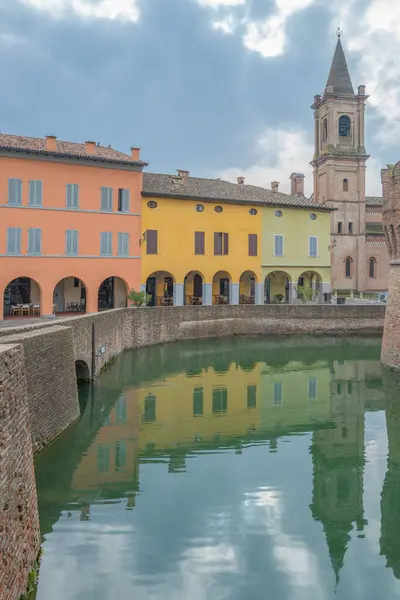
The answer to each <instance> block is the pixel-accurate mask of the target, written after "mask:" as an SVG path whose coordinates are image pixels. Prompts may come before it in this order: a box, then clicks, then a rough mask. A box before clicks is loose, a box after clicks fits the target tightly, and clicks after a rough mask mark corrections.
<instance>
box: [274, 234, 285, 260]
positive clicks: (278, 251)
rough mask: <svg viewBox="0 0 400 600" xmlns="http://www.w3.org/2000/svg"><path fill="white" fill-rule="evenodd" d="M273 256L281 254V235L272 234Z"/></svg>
mask: <svg viewBox="0 0 400 600" xmlns="http://www.w3.org/2000/svg"><path fill="white" fill-rule="evenodd" d="M274 256H283V235H274Z"/></svg>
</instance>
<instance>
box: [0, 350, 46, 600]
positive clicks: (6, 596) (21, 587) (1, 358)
mask: <svg viewBox="0 0 400 600" xmlns="http://www.w3.org/2000/svg"><path fill="white" fill-rule="evenodd" d="M24 369H25V366H24V353H23V348H22V347H21V346H13V345H3V346H1V347H0V598H1V599H2V600H16V599H18V598H19V597H20V596H21V594H23V593H24V592H25V590H26V584H27V576H28V573H29V571H30V570H31V569H32V567H33V564H34V562H35V559H36V557H37V553H38V551H39V544H40V536H39V519H38V512H37V501H36V485H35V474H34V469H33V453H32V444H31V433H30V417H29V410H28V399H27V387H26V380H25V374H24Z"/></svg>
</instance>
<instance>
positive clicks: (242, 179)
mask: <svg viewBox="0 0 400 600" xmlns="http://www.w3.org/2000/svg"><path fill="white" fill-rule="evenodd" d="M237 182H238V184H239V185H243V184H244V177H238V178H237Z"/></svg>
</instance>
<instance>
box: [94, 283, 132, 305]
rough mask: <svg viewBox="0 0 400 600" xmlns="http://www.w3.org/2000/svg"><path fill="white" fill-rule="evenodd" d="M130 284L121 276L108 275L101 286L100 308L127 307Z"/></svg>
mask: <svg viewBox="0 0 400 600" xmlns="http://www.w3.org/2000/svg"><path fill="white" fill-rule="evenodd" d="M127 296H128V286H127V284H126V282H125V281H124V280H123V279H122V278H121V277H107V279H104V281H102V283H101V284H100V286H99V290H98V310H109V309H111V308H125V307H126V305H127Z"/></svg>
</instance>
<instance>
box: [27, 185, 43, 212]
mask: <svg viewBox="0 0 400 600" xmlns="http://www.w3.org/2000/svg"><path fill="white" fill-rule="evenodd" d="M42 191H43V184H42V182H41V181H30V182H29V199H28V202H29V205H30V206H42Z"/></svg>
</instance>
